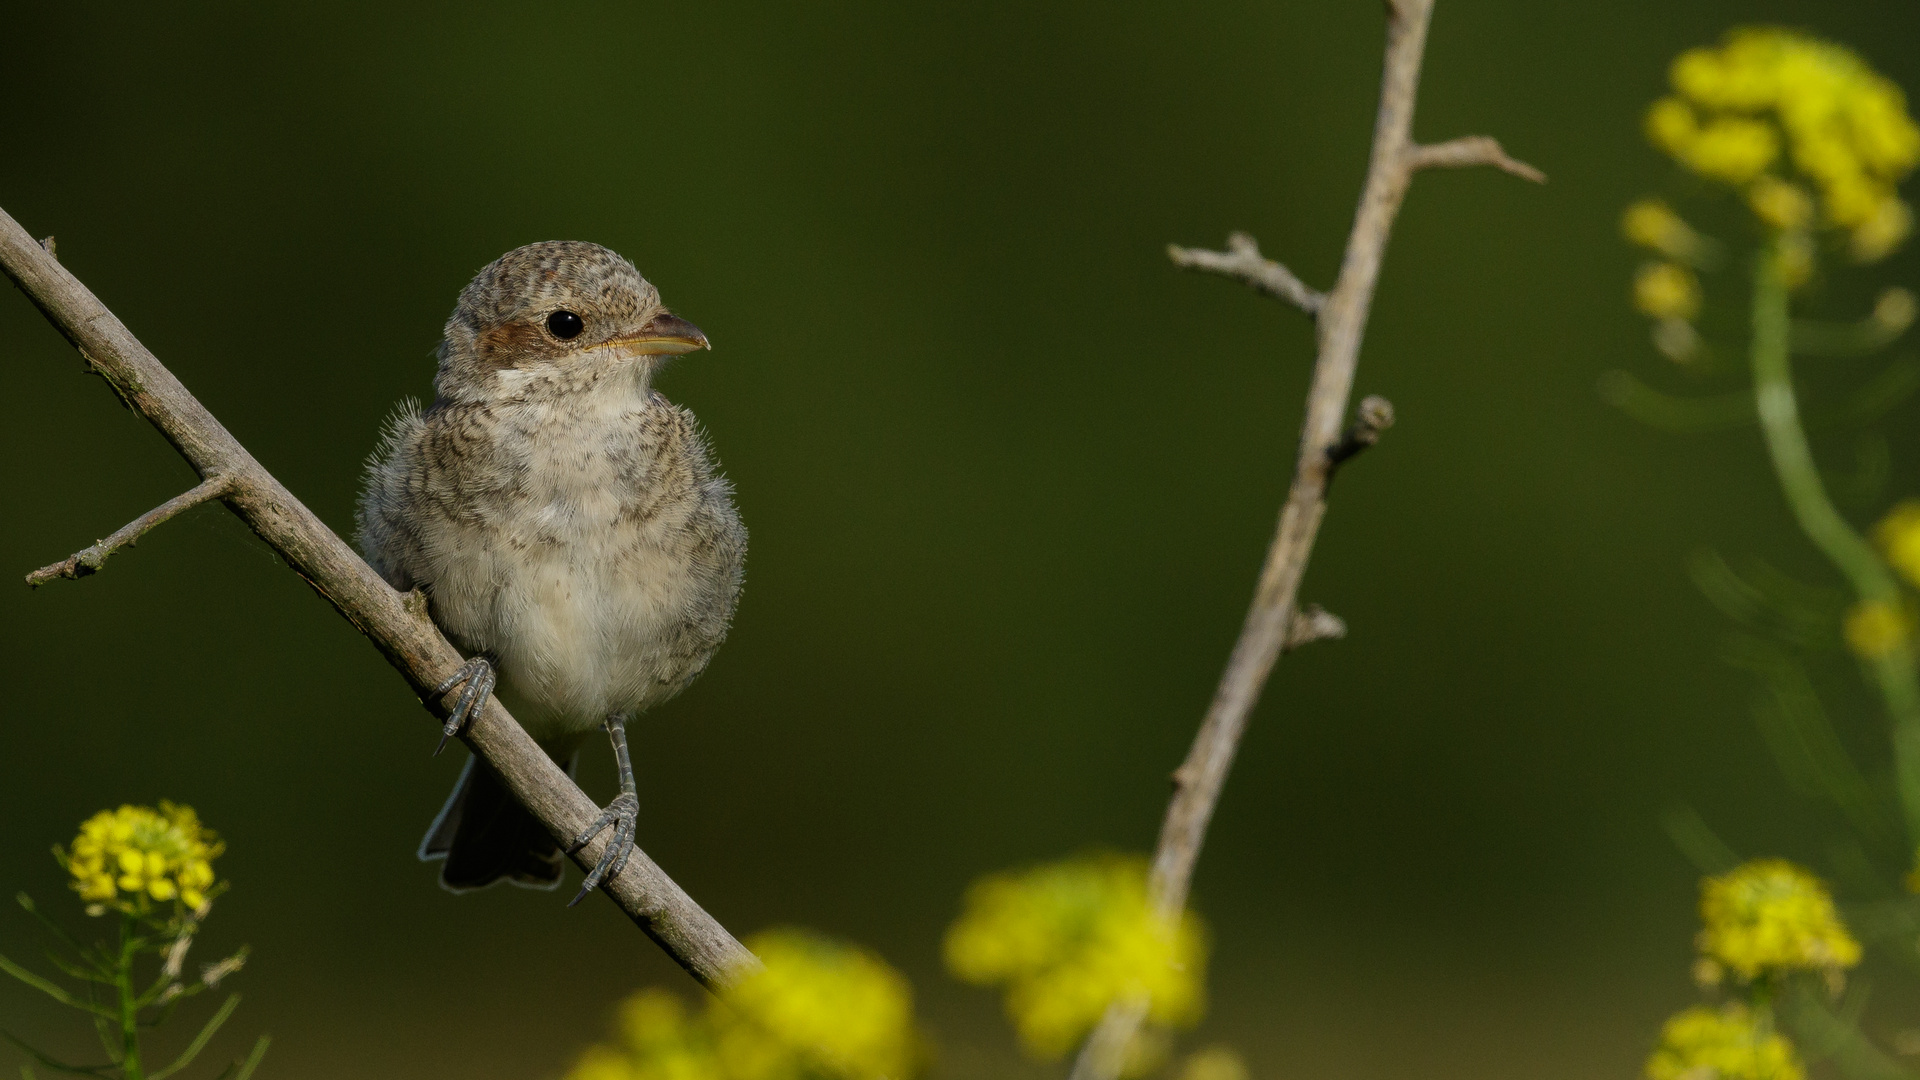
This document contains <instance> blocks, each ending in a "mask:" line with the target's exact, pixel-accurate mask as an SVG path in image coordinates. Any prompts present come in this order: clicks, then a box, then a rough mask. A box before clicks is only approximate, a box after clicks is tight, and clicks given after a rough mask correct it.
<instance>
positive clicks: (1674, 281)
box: [1633, 262, 1700, 319]
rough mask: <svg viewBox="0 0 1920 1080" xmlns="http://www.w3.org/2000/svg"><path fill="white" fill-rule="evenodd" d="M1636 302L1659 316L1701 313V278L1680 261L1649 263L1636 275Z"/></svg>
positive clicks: (1641, 307) (1684, 317) (1634, 295)
mask: <svg viewBox="0 0 1920 1080" xmlns="http://www.w3.org/2000/svg"><path fill="white" fill-rule="evenodd" d="M1633 306H1634V307H1636V308H1639V309H1640V310H1641V311H1642V312H1644V313H1645V314H1647V315H1650V316H1652V317H1653V318H1656V319H1691V318H1693V317H1694V316H1695V315H1697V314H1699V313H1700V281H1699V279H1698V278H1696V277H1694V276H1693V271H1691V270H1689V269H1687V268H1686V267H1684V266H1681V265H1680V264H1679V263H1670V262H1654V263H1647V264H1646V265H1645V266H1642V267H1641V268H1640V272H1639V273H1637V274H1635V275H1634V276H1633Z"/></svg>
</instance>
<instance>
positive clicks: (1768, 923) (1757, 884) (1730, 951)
mask: <svg viewBox="0 0 1920 1080" xmlns="http://www.w3.org/2000/svg"><path fill="white" fill-rule="evenodd" d="M1700 920H1701V922H1702V923H1704V924H1705V925H1704V926H1703V928H1702V929H1701V931H1700V941H1699V945H1700V951H1701V953H1702V954H1704V955H1705V956H1707V957H1708V958H1710V959H1712V960H1714V961H1716V962H1718V963H1719V964H1721V965H1722V966H1723V967H1725V968H1727V969H1728V970H1731V971H1733V972H1734V973H1736V974H1738V975H1739V976H1740V977H1741V978H1742V979H1746V980H1752V979H1754V978H1755V977H1757V976H1759V975H1760V974H1762V973H1771V972H1783V971H1791V970H1821V971H1827V972H1836V971H1839V970H1840V969H1843V968H1850V967H1852V966H1853V965H1855V964H1857V963H1859V962H1860V945H1859V943H1858V942H1856V941H1854V940H1853V937H1852V935H1850V934H1848V933H1847V928H1846V926H1845V924H1843V923H1842V922H1841V921H1840V916H1839V914H1838V913H1837V912H1836V911H1834V907H1833V898H1832V897H1831V896H1829V895H1828V894H1827V889H1826V886H1824V885H1822V884H1821V883H1820V880H1819V879H1818V878H1816V877H1814V876H1813V875H1812V874H1809V873H1807V872H1806V871H1805V870H1802V869H1801V868H1800V867H1798V866H1795V865H1794V864H1792V863H1790V862H1787V861H1786V860H1784V859H1756V860H1754V861H1752V862H1749V863H1745V864H1743V865H1741V866H1738V867H1736V868H1734V869H1733V870H1731V871H1729V872H1727V873H1725V874H1723V875H1721V876H1719V877H1710V878H1707V879H1706V880H1705V881H1703V882H1701V885H1700ZM1683 1015H1684V1014H1683Z"/></svg>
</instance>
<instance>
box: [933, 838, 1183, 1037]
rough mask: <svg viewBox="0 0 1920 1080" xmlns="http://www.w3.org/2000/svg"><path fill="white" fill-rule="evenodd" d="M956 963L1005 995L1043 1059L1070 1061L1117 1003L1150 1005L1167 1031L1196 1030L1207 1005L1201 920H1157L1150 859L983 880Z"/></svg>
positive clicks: (1076, 862) (954, 936)
mask: <svg viewBox="0 0 1920 1080" xmlns="http://www.w3.org/2000/svg"><path fill="white" fill-rule="evenodd" d="M946 958H947V967H948V969H949V970H950V971H952V972H953V974H954V975H955V976H956V977H958V978H960V979H962V980H964V981H966V982H970V983H975V984H979V985H1003V986H1004V987H1005V988H1006V1007H1007V1015H1008V1017H1009V1018H1010V1019H1011V1020H1012V1021H1013V1025H1014V1028H1015V1030H1016V1031H1018V1032H1019V1035H1020V1041H1021V1045H1022V1046H1023V1047H1025V1048H1026V1050H1027V1052H1028V1053H1030V1054H1032V1055H1033V1056H1035V1057H1038V1058H1041V1059H1043V1060H1053V1059H1058V1058H1060V1057H1063V1056H1065V1055H1066V1053H1067V1052H1068V1051H1070V1050H1072V1049H1073V1047H1074V1045H1075V1044H1076V1043H1078V1042H1079V1041H1080V1040H1081V1038H1083V1037H1084V1036H1085V1035H1086V1034H1087V1033H1088V1032H1089V1031H1091V1030H1092V1029H1093V1026H1094V1025H1095V1024H1096V1023H1097V1022H1098V1021H1099V1019H1100V1016H1101V1014H1102V1013H1104V1012H1105V1011H1106V1009H1107V1006H1108V1005H1110V1004H1112V1003H1113V1002H1115V1001H1119V1000H1123V999H1136V998H1144V999H1145V1000H1146V1001H1147V1019H1148V1021H1149V1022H1150V1023H1153V1024H1156V1025H1160V1026H1163V1027H1183V1026H1188V1025H1191V1024H1193V1023H1195V1022H1197V1021H1198V1020H1199V1018H1200V1014H1201V1012H1202V1011H1203V1009H1204V1007H1205V1003H1204V997H1203V989H1202V988H1203V985H1204V978H1205V966H1206V941H1205V931H1204V929H1203V928H1202V926H1201V924H1200V920H1199V917H1198V916H1196V915H1194V914H1193V913H1191V912H1187V913H1184V914H1183V915H1182V916H1181V918H1180V920H1179V923H1178V925H1172V926H1170V925H1168V924H1167V923H1166V921H1164V920H1162V919H1161V918H1160V917H1159V916H1158V915H1156V914H1155V912H1154V910H1153V907H1152V904H1151V903H1150V902H1149V898H1148V895H1147V864H1146V860H1144V859H1139V858H1129V857H1122V856H1115V855H1091V856H1083V857H1079V858H1075V859H1069V860H1067V861H1065V862H1060V863H1055V864H1052V865H1048V866H1041V867H1036V868H1034V869H1031V870H1026V871H1023V872H1019V873H1005V874H993V875H989V876H987V877H985V878H982V879H981V880H979V881H977V882H975V883H974V885H973V887H972V888H970V889H968V890H967V897H966V903H965V909H964V910H963V911H962V913H961V915H960V918H959V919H958V920H956V921H955V922H954V924H953V926H952V927H950V928H949V929H948V930H947V938H946ZM1138 1060H1141V1061H1143V1062H1144V1061H1145V1060H1146V1057H1145V1056H1142V1057H1140V1058H1139V1059H1138Z"/></svg>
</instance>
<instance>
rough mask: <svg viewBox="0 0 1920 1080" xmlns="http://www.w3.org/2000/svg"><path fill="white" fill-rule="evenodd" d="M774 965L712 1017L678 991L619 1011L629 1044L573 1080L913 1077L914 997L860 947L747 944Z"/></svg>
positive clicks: (599, 1056)
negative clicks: (691, 1009)
mask: <svg viewBox="0 0 1920 1080" xmlns="http://www.w3.org/2000/svg"><path fill="white" fill-rule="evenodd" d="M746 944H747V946H748V947H749V948H751V949H752V950H753V951H754V952H755V953H756V954H757V955H758V956H759V957H760V959H761V960H762V961H763V962H764V963H765V965H766V966H765V968H764V969H763V970H761V971H758V972H756V973H754V974H752V975H750V976H748V977H747V978H746V979H744V980H742V981H741V982H740V983H739V984H738V985H737V986H735V987H733V988H731V989H729V990H728V991H727V992H726V993H725V994H724V995H723V997H722V998H720V999H719V1000H715V1001H714V1002H712V1003H711V1004H710V1005H709V1007H708V1008H707V1009H706V1011H704V1012H702V1013H698V1014H696V1013H691V1012H689V1011H688V1009H687V1008H686V1006H685V1005H684V1004H683V1003H682V1002H681V1000H680V998H679V997H678V996H676V995H674V994H672V993H670V992H668V991H665V990H658V989H649V990H642V991H641V992H639V993H638V994H635V995H634V996H633V997H631V998H629V999H627V1000H626V1001H625V1002H624V1003H622V1004H621V1006H620V1014H619V1022H618V1039H617V1041H616V1042H614V1043H611V1044H602V1045H598V1046H594V1047H592V1048H590V1049H588V1050H587V1052H586V1053H585V1054H584V1055H582V1056H581V1059H580V1061H579V1063H578V1064H577V1065H575V1066H574V1068H573V1071H572V1072H570V1073H568V1074H567V1080H811V1078H835V1080H872V1078H875V1077H887V1078H889V1080H903V1078H905V1077H908V1076H910V1075H912V1074H913V1072H914V1071H915V1070H916V1067H917V1066H918V1064H919V1059H920V1057H921V1053H920V1043H919V1039H918V1036H917V1035H916V1034H915V1031H914V1026H913V994H912V991H911V989H910V988H909V987H908V986H907V982H906V980H905V979H904V978H902V977H901V975H900V974H899V973H898V972H896V971H895V970H893V969H892V968H891V967H889V966H887V964H886V963H885V962H884V961H882V960H880V959H878V958H877V957H874V956H872V955H870V954H868V953H866V952H864V951H862V950H860V949H857V948H854V947H852V946H849V945H843V944H840V943H838V942H834V941H830V940H828V939H826V938H822V937H820V936H818V935H815V934H811V933H807V932H805V931H801V930H770V931H767V932H765V933H762V934H757V935H755V936H754V937H752V938H749V939H748V940H747V943H746Z"/></svg>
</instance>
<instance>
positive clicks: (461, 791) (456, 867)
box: [420, 757, 573, 893]
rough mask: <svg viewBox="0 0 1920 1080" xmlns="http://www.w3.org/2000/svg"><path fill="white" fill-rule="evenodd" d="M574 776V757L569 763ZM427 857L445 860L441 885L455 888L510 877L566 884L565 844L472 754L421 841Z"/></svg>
mask: <svg viewBox="0 0 1920 1080" xmlns="http://www.w3.org/2000/svg"><path fill="white" fill-rule="evenodd" d="M566 770H567V774H568V775H572V774H573V762H572V761H571V760H569V761H568V762H566ZM420 858H421V860H422V861H431V860H433V859H445V860H446V864H445V865H443V866H442V867H441V868H440V885H441V887H442V888H445V889H447V890H449V891H452V892H457V893H461V892H471V891H472V890H474V889H484V888H486V887H487V886H489V885H492V884H493V883H494V882H496V881H500V880H502V879H505V880H507V881H511V882H513V883H514V884H515V885H520V886H523V887H525V888H529V889H551V888H553V887H554V886H556V885H559V884H560V868H561V862H562V860H561V857H560V846H559V845H558V844H556V843H554V841H553V837H551V836H549V835H547V829H546V826H544V825H542V824H540V823H539V822H538V821H536V820H534V817H533V815H532V814H529V813H527V811H526V810H525V809H524V808H523V807H522V806H521V805H520V804H519V803H518V802H517V801H515V800H514V797H513V796H512V795H511V794H509V793H508V791H507V788H506V785H504V784H502V783H501V782H500V778H499V777H498V776H496V775H495V774H494V771H493V770H492V769H490V768H488V767H487V766H485V765H483V764H481V763H480V759H478V758H474V757H469V758H468V759H467V767H466V768H465V769H463V770H461V772H460V782H459V783H457V784H455V785H453V794H452V795H450V796H448V798H447V804H446V805H445V806H443V807H441V808H440V816H439V817H437V818H434V819H433V825H432V826H431V827H430V828H428V829H427V836H426V839H424V840H422V841H420Z"/></svg>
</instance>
